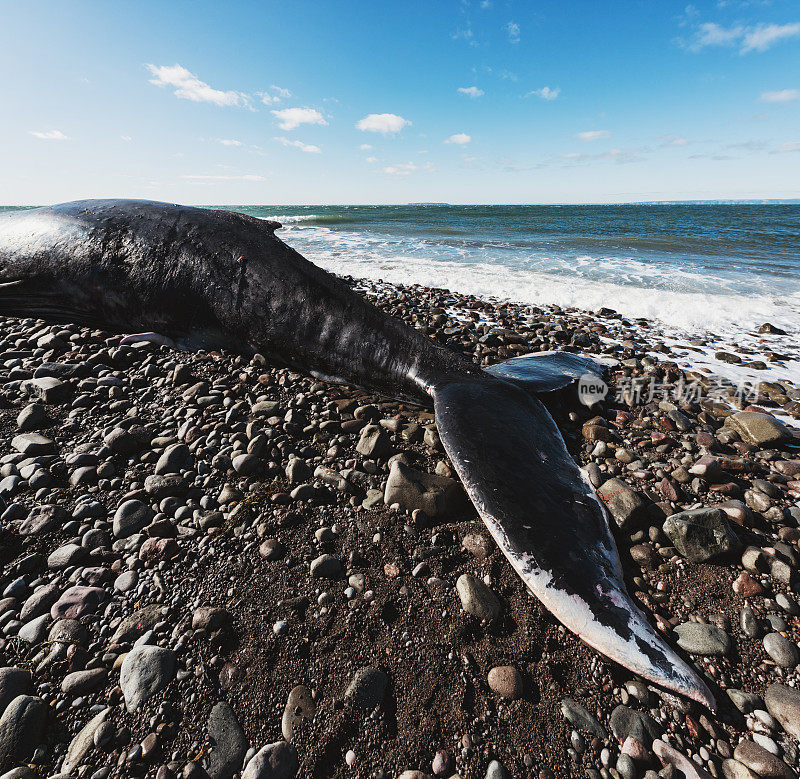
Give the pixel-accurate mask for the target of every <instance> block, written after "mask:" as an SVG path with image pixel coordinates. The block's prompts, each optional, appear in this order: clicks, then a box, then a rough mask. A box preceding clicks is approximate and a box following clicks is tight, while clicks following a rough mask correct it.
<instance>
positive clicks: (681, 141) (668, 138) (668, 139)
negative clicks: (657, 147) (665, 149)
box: [660, 135, 691, 146]
mask: <svg viewBox="0 0 800 779" xmlns="http://www.w3.org/2000/svg"><path fill="white" fill-rule="evenodd" d="M660 140H661V145H662V146H688V145H689V144H690V143H691V141H690V140H689V139H688V138H681V137H680V136H676V135H665V136H664V137H663V138H661V139H660Z"/></svg>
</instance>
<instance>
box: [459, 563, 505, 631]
mask: <svg viewBox="0 0 800 779" xmlns="http://www.w3.org/2000/svg"><path fill="white" fill-rule="evenodd" d="M456 591H457V592H458V597H459V598H460V599H461V608H463V609H464V611H466V612H467V614H471V615H472V616H473V617H475V618H477V619H479V620H480V621H481V622H486V623H491V622H494V621H495V620H496V619H497V617H498V616H499V614H500V600H499V598H498V597H497V595H495V594H494V592H492V590H490V589H489V587H487V586H486V585H485V584H484V583H483V582H482V581H481V580H480V579H477V578H475V577H474V576H471V575H470V574H468V573H464V574H461V576H459V577H458V579H457V580H456Z"/></svg>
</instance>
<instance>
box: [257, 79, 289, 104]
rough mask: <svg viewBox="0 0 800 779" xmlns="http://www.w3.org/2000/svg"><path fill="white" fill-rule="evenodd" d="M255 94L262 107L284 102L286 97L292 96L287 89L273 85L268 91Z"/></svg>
mask: <svg viewBox="0 0 800 779" xmlns="http://www.w3.org/2000/svg"><path fill="white" fill-rule="evenodd" d="M257 94H258V96H259V97H260V98H261V102H262V103H263V104H264V105H274V104H275V103H280V102H281V100H285V99H286V98H287V97H291V96H292V93H291V92H290V91H289V90H288V89H284V88H283V87H279V86H276V85H275V84H273V85H272V86H270V88H269V90H265V91H264V92H258V93H257Z"/></svg>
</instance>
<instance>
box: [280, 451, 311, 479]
mask: <svg viewBox="0 0 800 779" xmlns="http://www.w3.org/2000/svg"><path fill="white" fill-rule="evenodd" d="M312 475H313V473H312V471H311V468H309V466H308V463H307V462H306V461H305V460H303V459H301V458H300V457H292V458H291V459H290V460H289V464H288V465H287V466H286V478H287V479H288V480H289V483H290V484H302V483H303V482H306V481H309V480H310V479H311V477H312Z"/></svg>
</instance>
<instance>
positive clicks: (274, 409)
mask: <svg viewBox="0 0 800 779" xmlns="http://www.w3.org/2000/svg"><path fill="white" fill-rule="evenodd" d="M279 412H280V403H278V402H277V401H274V400H262V401H259V402H258V403H254V404H253V406H252V408H251V409H250V413H251V414H252V415H253V416H254V417H266V418H269V417H274V416H278V413H279Z"/></svg>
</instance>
